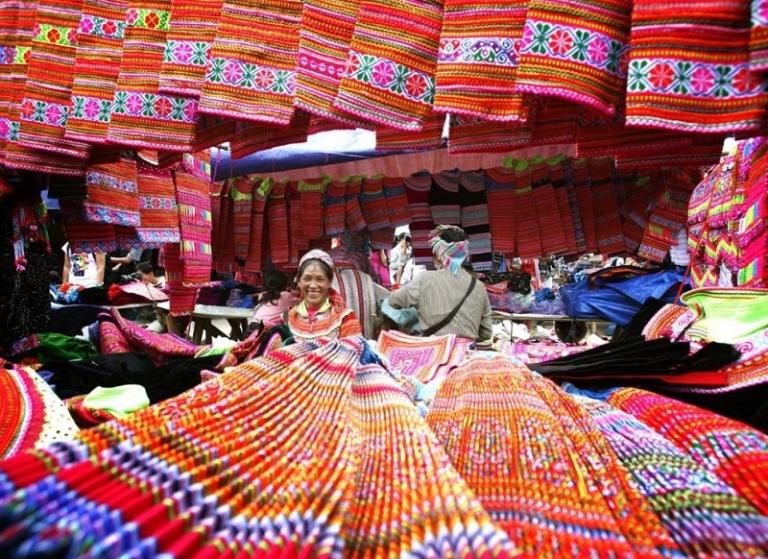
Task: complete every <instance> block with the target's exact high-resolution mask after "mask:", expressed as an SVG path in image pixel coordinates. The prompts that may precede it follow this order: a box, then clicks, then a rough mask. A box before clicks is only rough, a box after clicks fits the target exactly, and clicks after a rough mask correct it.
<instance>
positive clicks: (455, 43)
mask: <svg viewBox="0 0 768 559" xmlns="http://www.w3.org/2000/svg"><path fill="white" fill-rule="evenodd" d="M528 3H529V2H528V0H512V1H510V2H503V3H501V2H489V1H487V0H485V1H473V2H467V1H466V0H446V2H445V4H444V14H443V28H442V31H441V33H440V50H439V52H438V58H437V73H436V76H435V79H436V82H437V83H436V87H435V110H436V111H438V112H442V113H451V114H459V115H470V116H476V117H480V118H482V119H484V120H491V121H505V122H512V121H517V120H521V119H522V120H524V119H525V118H526V113H527V111H526V108H525V104H524V101H523V96H522V95H521V94H520V93H518V92H516V91H514V86H515V74H516V73H517V66H518V62H519V57H520V53H519V45H520V41H521V40H522V38H523V24H524V23H525V14H526V11H527V9H528Z"/></svg>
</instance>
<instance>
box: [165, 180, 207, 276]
mask: <svg viewBox="0 0 768 559" xmlns="http://www.w3.org/2000/svg"><path fill="white" fill-rule="evenodd" d="M174 179H175V184H176V200H177V201H178V205H179V229H180V234H181V258H182V260H183V261H184V274H183V276H182V283H183V284H184V285H185V286H193V285H199V284H204V283H208V282H209V281H211V267H212V264H213V250H212V245H211V229H212V223H211V197H210V188H211V180H210V178H209V177H207V176H206V175H204V174H203V173H200V172H195V171H192V170H185V171H176V172H175V173H174Z"/></svg>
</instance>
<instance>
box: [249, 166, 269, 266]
mask: <svg viewBox="0 0 768 559" xmlns="http://www.w3.org/2000/svg"><path fill="white" fill-rule="evenodd" d="M257 184H258V186H257V187H256V188H255V189H254V191H253V214H252V215H251V242H250V245H249V247H248V258H247V260H246V261H245V270H246V271H247V272H250V273H257V272H261V271H262V266H263V261H264V252H263V250H264V249H263V247H264V233H265V229H264V212H265V210H266V207H267V197H268V196H269V193H270V191H271V190H272V184H273V181H272V179H271V178H267V179H263V180H261V181H259V182H258V183H257Z"/></svg>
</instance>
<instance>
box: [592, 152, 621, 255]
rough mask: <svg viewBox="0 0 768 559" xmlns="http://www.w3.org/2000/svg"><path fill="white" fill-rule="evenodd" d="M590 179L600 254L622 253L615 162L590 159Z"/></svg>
mask: <svg viewBox="0 0 768 559" xmlns="http://www.w3.org/2000/svg"><path fill="white" fill-rule="evenodd" d="M589 177H590V179H589V180H590V186H591V194H592V211H593V216H594V223H595V235H596V237H597V248H598V250H599V251H600V254H605V255H608V254H615V253H617V252H622V251H623V250H624V236H623V233H622V228H621V217H620V216H619V205H618V201H617V199H616V183H615V182H614V180H613V161H612V160H611V159H607V158H605V159H590V160H589Z"/></svg>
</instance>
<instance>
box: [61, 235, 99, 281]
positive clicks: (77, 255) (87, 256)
mask: <svg viewBox="0 0 768 559" xmlns="http://www.w3.org/2000/svg"><path fill="white" fill-rule="evenodd" d="M61 250H62V251H64V268H63V270H62V274H61V277H62V281H63V282H64V283H66V284H69V285H74V286H78V287H82V288H83V289H85V288H88V287H99V286H101V285H104V273H105V270H106V262H107V260H106V255H105V254H104V253H103V252H95V253H91V252H72V250H70V248H69V243H64V246H63V247H61Z"/></svg>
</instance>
